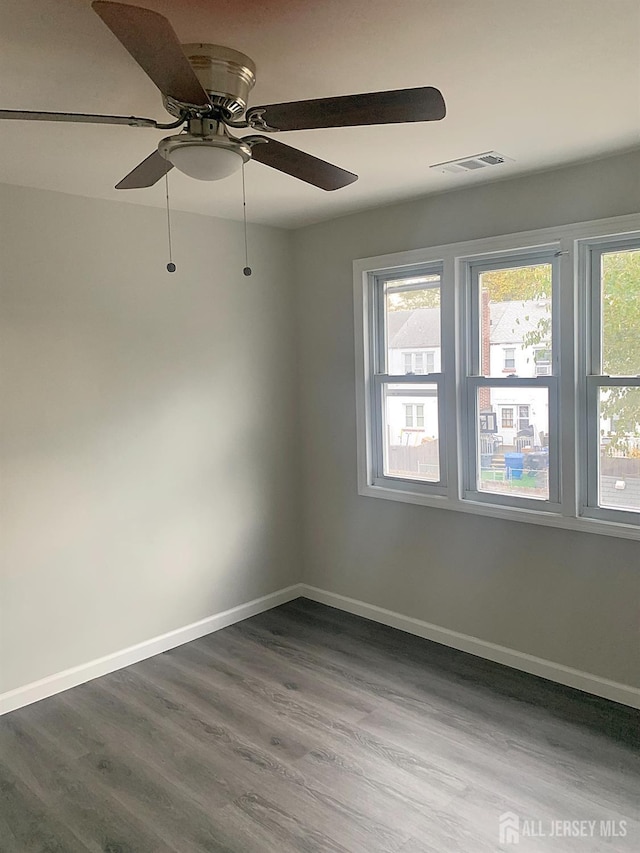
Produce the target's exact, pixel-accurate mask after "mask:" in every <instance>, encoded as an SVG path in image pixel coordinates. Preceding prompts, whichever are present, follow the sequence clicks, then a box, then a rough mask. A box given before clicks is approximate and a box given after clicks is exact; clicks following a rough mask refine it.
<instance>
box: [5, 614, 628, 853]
mask: <svg viewBox="0 0 640 853" xmlns="http://www.w3.org/2000/svg"><path fill="white" fill-rule="evenodd" d="M639 720H640V715H639V714H638V713H637V712H636V711H634V710H632V709H629V708H626V707H624V706H620V705H617V704H615V703H612V702H607V701H606V700H601V699H598V698H596V697H592V696H588V695H586V694H584V693H581V692H579V691H574V690H571V689H570V688H565V687H562V686H559V685H556V684H553V683H551V682H548V681H546V680H545V679H540V678H535V677H533V676H529V675H526V674H524V673H520V672H516V671H515V670H512V669H509V668H508V667H503V666H500V665H498V664H493V663H491V662H489V661H483V660H481V659H479V658H477V657H474V656H471V655H466V654H463V653H461V652H457V651H455V650H452V649H448V648H445V647H444V646H440V645H437V644H435V643H430V642H428V641H426V640H422V639H420V638H417V637H413V636H411V635H408V634H405V633H403V632H401V631H396V630H394V629H391V628H387V627H386V626H381V625H377V624H376V623H373V622H370V621H369V620H365V619H361V618H359V617H356V616H352V615H350V614H346V613H342V612H340V611H337V610H335V609H333V608H329V607H325V606H323V605H319V604H316V603H314V602H310V601H308V600H305V599H298V600H296V601H293V602H289V603H288V604H286V605H283V606H282V607H279V608H276V609H274V610H271V611H268V612H266V613H263V614H260V615H259V616H256V617H253V618H252V619H248V620H246V621H245V622H242V623H239V624H237V625H234V626H230V627H229V628H226V629H224V630H222V631H219V632H217V633H215V634H212V635H209V636H207V637H203V638H202V639H200V640H196V641H194V642H193V643H189V644H186V645H184V646H181V647H178V648H176V649H172V650H171V651H169V652H166V653H164V654H162V655H158V656H156V657H155V658H151V659H149V660H146V661H142V662H141V663H138V664H135V665H134V666H131V667H128V668H127V669H124V670H120V671H118V672H115V673H112V674H110V675H107V676H105V677H103V678H100V679H96V680H94V681H92V682H89V683H87V684H84V685H81V686H80V687H77V688H74V689H73V690H69V691H67V692H66V693H64V694H60V695H58V696H55V697H51V698H50V699H47V700H44V701H42V702H39V703H37V704H35V705H32V706H29V707H26V708H23V709H21V710H19V711H15V712H13V713H11V714H8V715H6V716H5V717H4V718H2V719H0V851H1V853H26V851H29V853H31V851H34V853H35V851H42V853H44V851H47V853H53V851H57V853H63V851H69V853H76V851H81V850H90V851H105V853H134V851H135V853H147V851H148V853H151V851H153V853H199V851H210V853H483V851H487V853H496V851H500V850H509V849H518V850H519V851H520V853H534V851H535V853H547V851H548V853H554V851H558V853H572V851H574V850H575V851H583V853H628V851H631V850H634V851H635V850H637V849H640V819H639V815H638V802H639V800H640V727H639V726H638V723H639ZM508 811H512V812H514V813H515V814H516V815H517V816H518V817H519V818H520V820H521V824H520V826H521V836H520V839H519V845H518V847H517V848H512V847H511V845H506V846H504V845H503V846H501V845H500V841H499V834H498V831H499V819H500V815H501V814H503V813H505V812H508ZM554 820H566V821H578V820H594V821H596V824H597V829H598V832H596V833H594V834H593V836H592V837H584V836H583V835H581V836H579V837H578V836H575V835H574V836H569V835H566V836H561V837H551V836H550V835H549V834H547V835H546V836H544V837H542V836H541V837H537V838H536V837H530V835H528V834H527V830H526V826H527V823H526V821H531V822H532V821H538V822H539V825H540V826H542V825H544V826H546V827H547V829H549V828H550V827H551V825H552V824H551V822H552V821H554ZM601 820H602V821H605V822H606V821H611V822H613V823H611V824H606V823H604V824H603V825H602V829H601V827H600V821H601ZM622 826H624V834H620V832H619V830H620V827H622ZM612 828H613V829H617V830H618V832H617V834H616V835H612V834H611V831H612ZM605 830H607V831H608V832H609V834H608V835H607V834H606V833H605V834H602V833H604V832H605Z"/></svg>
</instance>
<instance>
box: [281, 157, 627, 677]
mask: <svg viewBox="0 0 640 853" xmlns="http://www.w3.org/2000/svg"><path fill="white" fill-rule="evenodd" d="M638 211H640V152H633V153H630V154H626V155H622V156H619V157H615V158H610V159H606V160H601V161H597V162H593V163H587V164H582V165H580V166H574V167H570V168H566V169H563V170H557V171H554V172H548V173H544V174H539V175H532V176H528V177H524V178H519V179H514V180H510V181H500V182H496V183H494V184H489V185H484V186H478V187H475V188H472V189H468V190H464V191H462V190H461V191H458V192H455V193H448V194H444V195H440V196H432V197H431V198H426V199H423V200H418V201H415V202H411V203H406V204H400V205H394V206H390V207H386V208H380V209H377V210H373V211H368V212H366V213H362V214H357V215H353V216H349V217H344V218H342V219H339V220H334V221H331V222H326V223H321V224H319V225H315V226H311V227H308V228H306V229H303V230H300V231H298V232H296V234H295V255H296V273H297V274H296V279H297V286H298V289H299V303H298V308H299V318H298V327H299V328H298V333H299V362H300V384H299V387H300V406H301V427H302V464H303V471H302V476H303V508H304V554H305V576H304V579H305V581H306V582H307V583H309V584H312V585H314V586H318V587H321V588H322V589H326V590H330V591H333V592H336V593H340V594H343V595H347V596H351V597H353V598H357V599H361V600H364V601H366V602H369V603H371V604H375V605H378V606H381V607H386V608H389V609H391V610H395V611H399V612H400V613H403V614H406V615H408V616H412V617H416V618H419V619H424V620H426V621H428V622H431V623H434V624H436V625H439V626H442V627H445V628H449V629H452V630H455V631H460V632H462V633H465V634H469V635H472V636H474V637H478V638H480V639H483V640H487V641H490V642H494V643H499V644H501V645H504V646H507V647H509V648H512V649H515V650H518V651H521V652H526V653H528V654H531V655H537V656H540V657H542V658H546V659H548V660H551V661H555V662H558V663H561V664H564V665H566V666H570V667H575V668H577V669H580V670H584V671H586V672H591V673H593V674H595V675H599V676H601V677H604V678H609V679H612V680H617V681H620V682H623V683H628V684H638V683H640V676H639V672H638V654H637V611H638V603H639V601H640V543H638V542H634V541H629V540H621V539H615V538H611V537H605V536H597V535H593V534H586V533H577V532H569V531H564V530H556V529H551V528H549V527H539V526H535V525H530V524H523V523H518V522H511V521H500V520H497V519H488V518H481V517H477V516H473V515H468V514H466V513H455V512H450V511H445V510H437V509H430V508H426V507H420V506H413V505H407V504H401V503H395V502H391V501H384V500H378V499H375V498H367V497H360V496H358V494H357V482H356V423H355V391H354V342H353V305H352V292H353V290H352V288H353V284H352V267H351V264H352V261H353V259H354V258H362V257H369V256H373V255H380V254H384V253H387V252H397V251H402V250H405V249H414V248H419V247H422V246H429V245H439V244H442V243H449V242H455V241H458V240H469V239H474V238H479V237H486V236H492V235H500V234H506V233H511V232H515V231H522V230H527V229H534V228H540V227H545V226H551V225H560V224H566V223H571V222H579V221H584V220H589V219H597V218H601V217H609V216H616V215H621V214H626V213H636V212H638Z"/></svg>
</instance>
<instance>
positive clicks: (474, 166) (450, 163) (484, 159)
mask: <svg viewBox="0 0 640 853" xmlns="http://www.w3.org/2000/svg"><path fill="white" fill-rule="evenodd" d="M513 162H514V160H513V158H512V157H505V155H504V154H498V152H497V151H485V152H484V154H474V155H473V156H472V157H461V158H460V159H459V160H447V161H446V162H445V163H434V164H433V166H430V167H429V168H430V169H440V171H441V172H456V173H460V174H461V173H462V172H477V171H478V169H485V168H487V167H488V166H501V165H502V164H503V163H513Z"/></svg>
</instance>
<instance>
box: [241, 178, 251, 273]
mask: <svg viewBox="0 0 640 853" xmlns="http://www.w3.org/2000/svg"><path fill="white" fill-rule="evenodd" d="M242 216H243V219H244V264H245V266H244V269H243V270H242V272H243V273H244V274H245V275H251V267H250V266H249V247H248V242H247V190H246V186H245V182H244V163H243V164H242Z"/></svg>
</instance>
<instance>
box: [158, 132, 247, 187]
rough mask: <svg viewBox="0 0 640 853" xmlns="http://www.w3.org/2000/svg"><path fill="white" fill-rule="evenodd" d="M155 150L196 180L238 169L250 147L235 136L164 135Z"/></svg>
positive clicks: (210, 179)
mask: <svg viewBox="0 0 640 853" xmlns="http://www.w3.org/2000/svg"><path fill="white" fill-rule="evenodd" d="M158 151H159V152H160V154H161V155H162V156H163V157H164V158H165V159H166V160H168V161H169V162H170V163H171V164H172V165H173V166H175V167H176V169H178V170H179V171H180V172H183V173H184V174H185V175H188V176H189V177H190V178H195V179H196V180H198V181H219V180H221V179H222V178H228V177H229V175H233V173H234V172H237V171H238V170H239V169H240V168H241V166H242V164H243V163H246V162H247V160H249V159H250V157H251V149H250V148H249V147H248V146H247V145H243V144H242V143H240V142H237V141H235V140H230V139H228V138H221V139H194V140H187V139H185V138H184V136H182V137H180V136H177V137H176V136H173V137H168V139H163V140H162V141H161V142H160V144H159V146H158Z"/></svg>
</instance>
